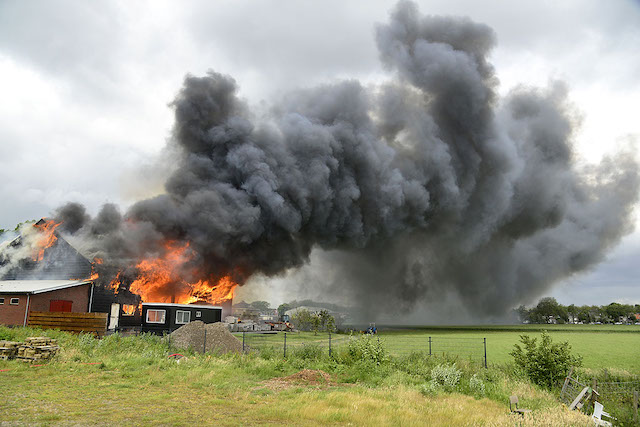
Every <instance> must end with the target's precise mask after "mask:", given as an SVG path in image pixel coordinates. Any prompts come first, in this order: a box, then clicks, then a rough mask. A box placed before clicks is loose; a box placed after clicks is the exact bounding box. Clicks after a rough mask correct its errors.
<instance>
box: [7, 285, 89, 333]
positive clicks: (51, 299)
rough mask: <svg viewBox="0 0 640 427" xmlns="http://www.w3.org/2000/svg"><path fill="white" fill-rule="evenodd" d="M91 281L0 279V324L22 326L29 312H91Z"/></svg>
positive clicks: (25, 322) (24, 324)
mask: <svg viewBox="0 0 640 427" xmlns="http://www.w3.org/2000/svg"><path fill="white" fill-rule="evenodd" d="M92 296H93V281H91V280H3V281H0V324H2V325H11V326H15V325H23V326H26V324H27V318H28V317H29V311H53V312H55V311H62V312H72V313H87V312H91V303H92Z"/></svg>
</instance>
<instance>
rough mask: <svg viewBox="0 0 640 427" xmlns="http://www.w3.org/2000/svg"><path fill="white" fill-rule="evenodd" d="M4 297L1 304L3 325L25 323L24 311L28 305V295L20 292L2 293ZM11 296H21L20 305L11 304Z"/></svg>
mask: <svg viewBox="0 0 640 427" xmlns="http://www.w3.org/2000/svg"><path fill="white" fill-rule="evenodd" d="M0 298H4V304H2V305H0V324H1V325H22V324H23V323H24V311H25V309H26V307H27V296H26V295H18V294H4V293H3V294H0ZM11 298H19V299H20V301H19V302H18V305H11V304H9V303H10V302H11Z"/></svg>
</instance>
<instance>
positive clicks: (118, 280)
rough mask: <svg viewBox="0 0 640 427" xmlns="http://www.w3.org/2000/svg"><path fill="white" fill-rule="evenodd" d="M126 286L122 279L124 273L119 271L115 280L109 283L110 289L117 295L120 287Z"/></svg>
mask: <svg viewBox="0 0 640 427" xmlns="http://www.w3.org/2000/svg"><path fill="white" fill-rule="evenodd" d="M123 284H124V279H123V278H122V271H118V274H116V277H115V279H113V280H112V281H111V283H109V289H111V290H113V291H114V292H115V293H118V291H119V290H120V287H121V286H122V285H123Z"/></svg>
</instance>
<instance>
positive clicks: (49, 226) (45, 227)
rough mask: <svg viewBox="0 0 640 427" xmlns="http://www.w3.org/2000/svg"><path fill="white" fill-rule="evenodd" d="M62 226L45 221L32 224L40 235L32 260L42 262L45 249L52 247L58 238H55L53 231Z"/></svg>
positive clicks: (51, 221)
mask: <svg viewBox="0 0 640 427" xmlns="http://www.w3.org/2000/svg"><path fill="white" fill-rule="evenodd" d="M60 224H62V222H58V223H56V222H55V221H53V220H47V221H45V222H44V223H42V224H33V226H34V227H35V228H37V229H38V230H39V231H40V233H42V235H41V236H40V238H39V239H38V242H37V243H36V246H37V248H38V249H37V250H38V252H37V253H36V254H35V255H34V257H33V260H34V261H36V262H38V261H42V259H43V258H44V251H45V249H47V248H50V247H51V246H53V244H54V243H55V242H56V240H58V236H56V234H55V231H56V228H58V227H59V226H60Z"/></svg>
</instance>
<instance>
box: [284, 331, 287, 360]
mask: <svg viewBox="0 0 640 427" xmlns="http://www.w3.org/2000/svg"><path fill="white" fill-rule="evenodd" d="M284 358H285V359H286V358H287V333H286V332H285V333H284Z"/></svg>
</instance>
